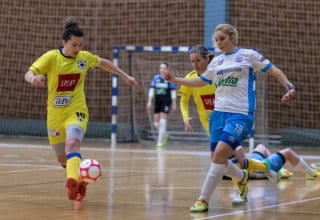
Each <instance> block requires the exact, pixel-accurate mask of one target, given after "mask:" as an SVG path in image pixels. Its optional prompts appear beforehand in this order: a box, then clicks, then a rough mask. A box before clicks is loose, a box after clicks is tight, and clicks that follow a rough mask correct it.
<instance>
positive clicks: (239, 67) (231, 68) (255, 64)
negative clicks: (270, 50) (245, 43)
mask: <svg viewBox="0 0 320 220" xmlns="http://www.w3.org/2000/svg"><path fill="white" fill-rule="evenodd" d="M271 66H272V63H271V62H270V61H269V60H268V59H266V58H265V57H263V56H262V55H261V54H259V53H258V52H256V51H254V50H251V49H242V48H237V49H236V50H235V51H233V52H231V53H225V54H221V55H219V56H217V57H215V58H214V59H213V60H212V61H211V63H210V64H209V66H208V68H207V70H206V72H205V73H204V74H202V75H201V77H200V79H201V80H203V81H205V82H207V83H210V84H211V83H215V84H216V86H217V90H216V99H215V104H214V106H215V110H217V111H222V112H231V113H240V114H247V115H253V114H254V111H255V107H256V100H255V98H256V97H255V78H256V77H255V72H256V71H261V72H266V71H268V70H269V69H270V68H271Z"/></svg>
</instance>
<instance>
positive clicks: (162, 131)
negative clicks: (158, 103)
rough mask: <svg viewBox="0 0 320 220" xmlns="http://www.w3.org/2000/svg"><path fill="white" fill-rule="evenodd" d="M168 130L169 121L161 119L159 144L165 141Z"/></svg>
mask: <svg viewBox="0 0 320 220" xmlns="http://www.w3.org/2000/svg"><path fill="white" fill-rule="evenodd" d="M166 130H167V119H164V118H161V119H160V121H159V135H158V143H160V142H161V141H162V140H163V137H164V136H165V135H166Z"/></svg>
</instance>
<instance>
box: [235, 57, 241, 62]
mask: <svg viewBox="0 0 320 220" xmlns="http://www.w3.org/2000/svg"><path fill="white" fill-rule="evenodd" d="M242 60H243V57H242V56H240V57H236V60H235V61H236V62H237V63H241V62H242Z"/></svg>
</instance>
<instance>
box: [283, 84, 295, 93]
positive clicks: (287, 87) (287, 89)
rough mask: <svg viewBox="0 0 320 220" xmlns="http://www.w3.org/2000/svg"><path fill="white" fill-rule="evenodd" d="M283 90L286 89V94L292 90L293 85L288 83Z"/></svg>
mask: <svg viewBox="0 0 320 220" xmlns="http://www.w3.org/2000/svg"><path fill="white" fill-rule="evenodd" d="M285 89H286V92H288V91H289V90H291V89H294V85H293V84H292V83H290V82H288V83H287V84H286V85H285Z"/></svg>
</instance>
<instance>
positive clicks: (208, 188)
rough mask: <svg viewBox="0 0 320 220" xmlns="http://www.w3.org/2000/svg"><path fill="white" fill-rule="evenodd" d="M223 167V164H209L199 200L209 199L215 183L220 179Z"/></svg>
mask: <svg viewBox="0 0 320 220" xmlns="http://www.w3.org/2000/svg"><path fill="white" fill-rule="evenodd" d="M225 168H226V166H225V164H216V163H211V164H210V169H209V171H208V174H207V177H206V179H205V181H204V183H203V186H202V189H201V194H200V196H199V200H201V199H204V200H206V201H207V202H208V201H209V199H210V197H211V195H212V193H213V191H214V190H215V189H216V188H217V185H218V184H219V182H220V181H221V180H222V176H223V173H224V171H225Z"/></svg>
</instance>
